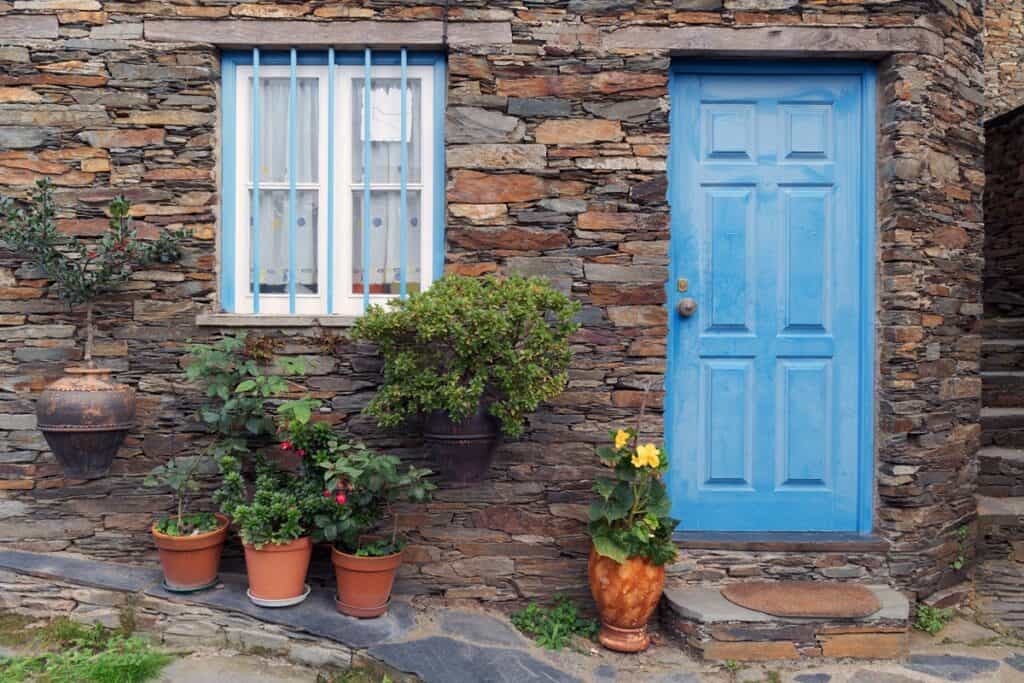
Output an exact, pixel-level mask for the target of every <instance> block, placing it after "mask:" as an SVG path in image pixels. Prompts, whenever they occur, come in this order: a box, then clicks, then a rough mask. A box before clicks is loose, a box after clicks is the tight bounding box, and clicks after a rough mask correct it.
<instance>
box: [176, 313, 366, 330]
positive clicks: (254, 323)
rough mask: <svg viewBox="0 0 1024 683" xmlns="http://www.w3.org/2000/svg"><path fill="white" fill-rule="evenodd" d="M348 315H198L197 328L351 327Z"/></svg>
mask: <svg viewBox="0 0 1024 683" xmlns="http://www.w3.org/2000/svg"><path fill="white" fill-rule="evenodd" d="M355 322H356V318H355V317H353V316H349V315H282V314H256V313H200V314H199V315H197V316H196V326H198V327H351V326H352V325H354V324H355Z"/></svg>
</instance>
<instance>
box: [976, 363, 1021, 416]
mask: <svg viewBox="0 0 1024 683" xmlns="http://www.w3.org/2000/svg"><path fill="white" fill-rule="evenodd" d="M981 403H982V405H984V406H986V407H989V408H1015V407H1021V406H1024V370H985V371H984V372H982V373H981Z"/></svg>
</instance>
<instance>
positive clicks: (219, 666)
mask: <svg viewBox="0 0 1024 683" xmlns="http://www.w3.org/2000/svg"><path fill="white" fill-rule="evenodd" d="M311 676H312V672H311V671H309V670H308V669H300V668H298V667H292V666H280V665H273V664H271V663H270V662H268V661H267V660H265V659H261V658H256V657H247V656H244V655H241V656H240V655H230V656H229V655H217V656H204V657H185V658H184V659H178V660H175V661H174V662H171V664H169V665H168V666H167V668H165V669H164V670H163V673H162V674H161V676H160V678H159V679H158V680H157V683H309V682H310V679H311Z"/></svg>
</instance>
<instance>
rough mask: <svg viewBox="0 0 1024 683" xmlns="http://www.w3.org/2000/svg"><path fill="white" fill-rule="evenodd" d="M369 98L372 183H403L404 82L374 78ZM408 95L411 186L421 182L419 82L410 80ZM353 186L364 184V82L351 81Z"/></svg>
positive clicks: (408, 143)
mask: <svg viewBox="0 0 1024 683" xmlns="http://www.w3.org/2000/svg"><path fill="white" fill-rule="evenodd" d="M372 83H373V91H372V92H371V94H370V109H371V112H372V113H371V115H370V139H371V140H372V145H371V148H372V150H373V166H372V167H371V175H370V182H371V183H374V184H376V183H395V184H398V183H399V182H400V181H401V176H400V174H401V170H400V169H401V160H402V144H401V141H402V87H401V86H402V81H401V79H398V78H374V79H373V80H372ZM406 83H407V85H408V90H409V92H408V93H407V95H406V106H407V107H408V109H407V111H406V129H405V136H406V143H407V146H408V149H407V153H408V155H409V177H408V181H409V182H410V183H418V182H420V140H421V139H422V138H421V133H420V130H421V129H420V125H421V121H420V96H421V87H420V81H419V79H418V78H417V79H411V78H410V79H408V81H407V82H406ZM352 107H353V108H354V109H355V111H354V112H353V113H352V140H353V141H354V143H355V144H353V145H352V182H354V183H361V182H363V140H364V138H365V137H366V136H365V135H364V133H365V131H364V130H363V107H364V104H363V81H362V80H356V79H353V80H352Z"/></svg>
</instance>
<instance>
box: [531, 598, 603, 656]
mask: <svg viewBox="0 0 1024 683" xmlns="http://www.w3.org/2000/svg"><path fill="white" fill-rule="evenodd" d="M512 623H513V624H514V625H515V627H516V628H517V629H519V630H520V631H522V632H523V633H525V634H526V635H528V636H530V637H531V638H533V639H534V640H536V641H537V644H538V645H540V646H541V647H544V648H547V649H548V650H561V649H562V648H563V647H565V646H566V645H568V644H569V641H570V640H571V639H572V637H573V636H581V637H583V638H590V639H593V638H594V637H595V636H597V631H598V625H597V622H596V621H594V620H593V619H584V618H582V617H581V616H580V614H579V610H578V609H577V607H576V604H575V603H573V601H572V600H569V599H568V598H566V597H562V596H557V597H555V602H554V605H552V606H551V607H541V606H540V605H538V604H537V603H535V602H531V603H530V604H529V605H527V606H526V608H525V609H523V610H521V611H519V612H515V613H514V614H512Z"/></svg>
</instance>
